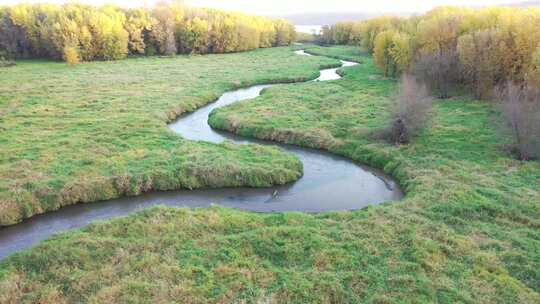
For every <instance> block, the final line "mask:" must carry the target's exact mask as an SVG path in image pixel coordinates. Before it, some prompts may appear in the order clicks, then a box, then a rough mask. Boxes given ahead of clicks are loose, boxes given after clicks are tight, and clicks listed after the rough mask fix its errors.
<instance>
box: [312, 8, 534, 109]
mask: <svg viewBox="0 0 540 304" xmlns="http://www.w3.org/2000/svg"><path fill="white" fill-rule="evenodd" d="M539 29H540V9H519V8H506V7H492V8H483V9H469V8H457V7H439V8H436V9H434V10H432V11H430V12H428V13H426V14H424V15H422V16H413V17H410V18H401V17H391V16H383V17H377V18H374V19H370V20H366V21H360V22H342V23H338V24H335V25H333V26H331V27H324V28H323V33H322V34H321V36H320V37H319V41H320V42H321V43H325V44H355V45H361V46H363V47H364V48H365V49H366V50H367V51H368V52H370V53H372V54H373V55H374V59H375V62H376V64H377V66H378V67H379V68H380V69H381V70H382V71H383V72H384V74H385V75H386V76H390V77H396V76H398V75H400V74H402V73H405V72H412V73H414V74H415V75H417V76H422V75H423V79H424V81H425V82H426V83H427V84H428V85H429V87H430V88H431V89H433V90H434V91H437V92H438V95H439V97H443V98H444V97H448V95H449V94H448V91H449V89H450V87H451V86H452V85H453V84H459V85H461V86H463V85H464V86H466V87H468V88H469V89H470V90H471V92H473V93H474V95H475V97H477V98H480V99H488V98H491V97H493V88H494V87H496V86H499V85H501V84H505V83H507V82H508V81H511V82H514V83H522V84H524V83H527V84H528V85H529V86H531V87H536V88H538V87H540V30H539Z"/></svg>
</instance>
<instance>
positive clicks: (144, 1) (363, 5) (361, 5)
mask: <svg viewBox="0 0 540 304" xmlns="http://www.w3.org/2000/svg"><path fill="white" fill-rule="evenodd" d="M20 2H26V3H34V2H49V3H50V2H54V3H65V2H70V1H69V0H0V4H13V3H20ZM77 2H82V3H89V4H94V5H99V4H103V3H115V4H118V5H121V6H129V7H133V6H144V5H151V4H153V3H155V2H157V0H79V1H77ZM186 2H188V3H190V4H192V5H195V6H203V7H214V8H221V9H227V10H234V11H243V12H246V13H256V14H262V15H276V14H298V13H321V12H349V13H350V12H366V13H385V12H423V11H426V10H429V9H431V8H433V7H435V6H439V5H458V6H465V5H468V6H471V5H474V6H484V5H495V4H508V3H515V2H523V0H491V1H490V0H422V1H418V0H416V1H415V0H394V1H389V0H368V1H363V0H186Z"/></svg>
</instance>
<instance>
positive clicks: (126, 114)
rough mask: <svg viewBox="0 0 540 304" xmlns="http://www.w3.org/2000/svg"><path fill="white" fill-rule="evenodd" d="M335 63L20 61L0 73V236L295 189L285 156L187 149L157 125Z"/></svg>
mask: <svg viewBox="0 0 540 304" xmlns="http://www.w3.org/2000/svg"><path fill="white" fill-rule="evenodd" d="M337 64H338V62H337V61H336V60H332V59H327V58H305V57H300V56H298V55H295V54H293V53H292V52H291V51H290V49H289V48H275V49H266V50H257V51H253V52H247V53H241V54H232V55H209V56H193V57H187V56H177V57H175V58H157V57H155V58H138V59H128V60H122V61H115V62H93V63H84V64H81V65H77V66H67V65H65V64H63V63H59V62H50V61H19V62H18V64H17V66H16V67H10V68H5V70H2V71H0V130H1V132H0V226H2V225H9V224H13V223H16V222H19V221H21V220H22V219H24V218H27V217H30V216H32V215H34V214H38V213H43V212H46V211H50V210H55V209H58V208H60V207H61V206H64V205H69V204H74V203H78V202H93V201H97V200H106V199H111V198H115V197H119V196H124V195H136V194H139V193H141V192H142V191H149V190H152V189H157V190H170V189H181V188H190V189H191V188H201V187H221V186H240V185H245V186H255V187H259V186H268V185H272V184H283V183H286V182H290V181H293V180H296V179H298V178H299V177H300V176H301V174H302V167H301V163H300V162H299V161H298V160H297V159H296V157H294V156H292V155H290V154H286V153H283V152H281V151H278V150H276V149H273V148H267V147H260V146H236V145H231V144H227V143H225V144H222V145H214V144H208V143H197V142H192V141H186V140H183V139H182V138H180V137H179V136H178V135H176V134H173V133H172V132H171V131H169V130H168V128H167V127H166V123H167V122H169V121H171V120H172V119H174V118H175V117H177V116H178V115H179V114H181V113H184V112H186V111H191V110H193V109H195V108H197V107H200V106H201V105H204V104H206V103H208V102H210V101H212V100H214V99H216V98H217V97H218V96H219V95H220V94H221V93H223V92H224V91H226V90H230V89H233V88H238V87H243V86H247V85H251V84H256V83H267V82H277V81H279V82H282V81H299V80H305V79H309V78H314V77H316V76H317V75H318V68H319V66H328V65H337ZM4 71H5V72H4Z"/></svg>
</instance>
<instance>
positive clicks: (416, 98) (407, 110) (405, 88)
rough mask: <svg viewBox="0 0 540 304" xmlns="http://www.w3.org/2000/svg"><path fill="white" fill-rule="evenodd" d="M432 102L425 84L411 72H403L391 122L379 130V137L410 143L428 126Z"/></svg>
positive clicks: (394, 141) (390, 140)
mask: <svg viewBox="0 0 540 304" xmlns="http://www.w3.org/2000/svg"><path fill="white" fill-rule="evenodd" d="M432 102H433V100H432V98H431V97H430V95H429V93H428V90H427V88H426V86H425V85H424V84H421V83H419V82H418V81H417V80H416V79H415V78H414V77H413V76H411V75H409V74H403V76H402V77H401V84H400V88H399V92H398V94H397V95H396V97H395V105H394V109H393V113H394V114H393V118H392V120H391V124H390V126H388V127H387V128H385V129H384V130H382V131H381V132H379V134H378V137H382V138H383V139H385V140H388V141H389V142H392V143H394V144H396V145H399V144H407V143H409V142H410V140H411V138H412V137H414V136H416V135H417V134H418V133H419V132H420V131H421V130H422V129H423V128H424V127H425V126H426V124H427V122H428V120H429V117H430V113H431V105H432Z"/></svg>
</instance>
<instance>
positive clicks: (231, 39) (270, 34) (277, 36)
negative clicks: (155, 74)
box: [0, 3, 295, 64]
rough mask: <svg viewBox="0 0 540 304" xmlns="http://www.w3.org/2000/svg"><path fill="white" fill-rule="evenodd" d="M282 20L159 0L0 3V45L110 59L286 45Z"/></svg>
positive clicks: (31, 52)
mask: <svg viewBox="0 0 540 304" xmlns="http://www.w3.org/2000/svg"><path fill="white" fill-rule="evenodd" d="M294 39H295V31H294V27H293V25H292V24H290V23H288V22H286V21H283V20H274V19H269V18H264V17H258V16H251V15H245V14H241V13H230V12H225V11H220V10H213V9H204V8H191V7H187V6H184V5H182V4H167V3H160V4H157V5H156V6H154V7H153V8H148V9H147V8H144V9H143V8H132V9H122V8H119V7H116V6H111V5H106V6H101V7H95V6H89V5H82V4H66V5H62V6H59V5H53V4H35V5H32V4H20V5H14V6H4V7H0V51H4V52H6V53H9V54H10V56H13V57H16V58H32V57H40V58H54V59H62V60H64V61H66V62H68V63H71V64H73V63H77V62H79V61H90V60H115V59H121V58H124V57H126V56H127V55H129V54H148V55H154V54H159V55H174V54H177V53H183V54H188V53H189V54H191V53H198V54H204V53H228V52H237V51H245V50H251V49H255V48H260V47H272V46H281V45H288V44H290V43H291V42H292V41H294Z"/></svg>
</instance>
